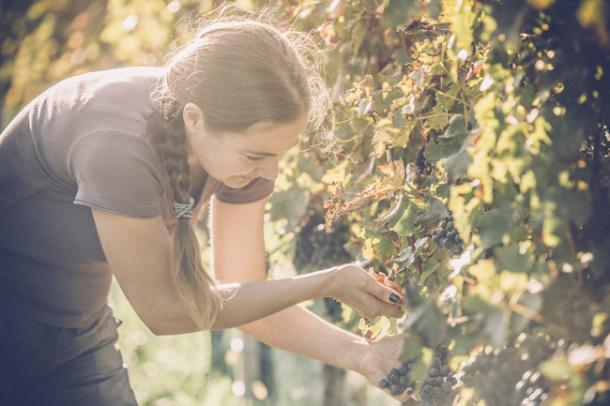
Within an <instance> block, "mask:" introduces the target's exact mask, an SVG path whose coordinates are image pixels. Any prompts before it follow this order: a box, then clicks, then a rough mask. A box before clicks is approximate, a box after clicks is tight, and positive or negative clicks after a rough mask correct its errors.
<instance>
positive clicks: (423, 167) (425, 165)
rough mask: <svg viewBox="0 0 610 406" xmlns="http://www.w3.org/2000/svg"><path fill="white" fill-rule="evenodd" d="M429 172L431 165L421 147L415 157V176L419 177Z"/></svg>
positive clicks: (427, 174)
mask: <svg viewBox="0 0 610 406" xmlns="http://www.w3.org/2000/svg"><path fill="white" fill-rule="evenodd" d="M431 173H432V165H430V163H429V162H428V160H427V159H426V157H425V156H424V148H421V149H420V150H419V151H418V152H417V158H415V176H416V177H418V178H420V177H422V176H429V175H430V174H431Z"/></svg>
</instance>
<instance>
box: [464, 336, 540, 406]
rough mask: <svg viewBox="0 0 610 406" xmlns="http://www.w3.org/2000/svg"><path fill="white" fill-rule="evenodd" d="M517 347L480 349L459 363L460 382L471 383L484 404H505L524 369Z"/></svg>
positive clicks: (468, 384) (502, 405) (524, 365)
mask: <svg viewBox="0 0 610 406" xmlns="http://www.w3.org/2000/svg"><path fill="white" fill-rule="evenodd" d="M527 367H528V366H527V364H526V363H525V361H524V360H522V359H521V354H520V353H519V351H518V350H517V349H515V348H513V347H505V348H502V349H496V350H494V351H493V352H490V353H480V354H477V355H476V356H475V357H474V358H472V359H471V360H470V361H469V362H468V364H467V365H466V366H464V367H463V371H464V373H465V375H464V376H463V377H462V382H464V385H466V386H469V387H473V388H474V389H475V390H476V392H477V395H478V397H479V398H481V399H483V400H485V404H488V405H497V406H508V405H509V404H510V403H509V402H510V399H511V398H512V394H513V391H514V388H515V385H516V384H517V382H518V381H519V379H520V378H521V376H522V375H523V373H524V372H525V371H526V370H527Z"/></svg>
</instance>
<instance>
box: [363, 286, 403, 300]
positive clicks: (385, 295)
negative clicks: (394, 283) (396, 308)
mask: <svg viewBox="0 0 610 406" xmlns="http://www.w3.org/2000/svg"><path fill="white" fill-rule="evenodd" d="M368 289H369V293H371V294H372V295H373V296H375V297H376V298H377V299H379V300H381V301H382V302H385V303H390V304H399V303H402V302H403V300H404V296H403V295H402V294H401V293H399V291H398V290H394V289H392V288H389V287H387V286H385V285H382V284H380V283H377V282H375V281H374V280H371V283H369V284H368Z"/></svg>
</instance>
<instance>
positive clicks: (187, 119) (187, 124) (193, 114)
mask: <svg viewBox="0 0 610 406" xmlns="http://www.w3.org/2000/svg"><path fill="white" fill-rule="evenodd" d="M182 119H183V121H184V129H185V130H186V132H187V134H191V135H194V134H197V133H199V132H201V129H202V128H203V112H202V111H201V109H200V108H199V106H197V105H196V104H195V103H191V102H189V103H186V105H185V106H184V108H183V109H182Z"/></svg>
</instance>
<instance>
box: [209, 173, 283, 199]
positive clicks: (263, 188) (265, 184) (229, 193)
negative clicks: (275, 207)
mask: <svg viewBox="0 0 610 406" xmlns="http://www.w3.org/2000/svg"><path fill="white" fill-rule="evenodd" d="M274 186H275V182H274V181H272V180H269V179H266V178H256V179H254V180H253V181H252V182H250V183H248V184H247V185H246V186H244V187H242V188H239V189H233V188H230V187H227V186H224V185H223V186H222V187H221V188H220V190H219V191H217V192H216V193H215V194H214V195H215V196H216V198H217V199H218V200H221V201H223V202H225V203H234V204H243V203H251V202H255V201H257V200H260V199H262V198H264V197H267V196H269V195H270V194H271V193H272V192H273V188H274Z"/></svg>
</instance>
